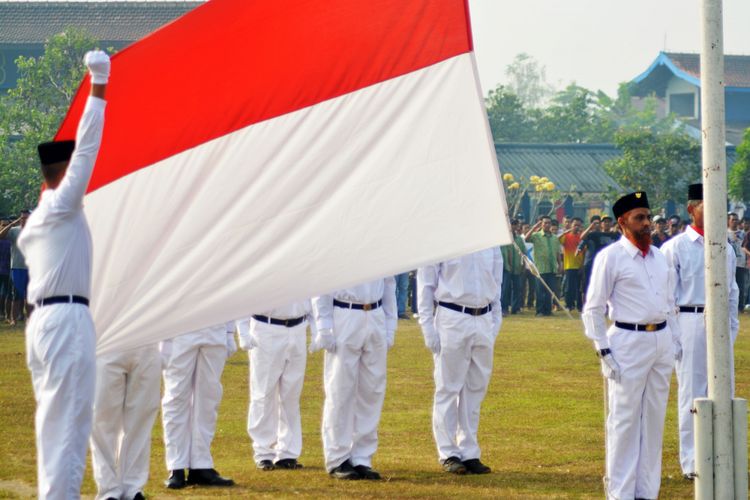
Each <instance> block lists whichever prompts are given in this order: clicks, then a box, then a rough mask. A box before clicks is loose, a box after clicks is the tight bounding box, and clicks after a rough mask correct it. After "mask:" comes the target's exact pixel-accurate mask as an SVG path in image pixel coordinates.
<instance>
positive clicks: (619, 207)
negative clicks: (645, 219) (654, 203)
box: [612, 191, 651, 219]
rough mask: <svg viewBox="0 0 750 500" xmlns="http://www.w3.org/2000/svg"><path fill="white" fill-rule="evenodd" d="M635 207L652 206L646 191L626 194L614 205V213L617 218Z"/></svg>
mask: <svg viewBox="0 0 750 500" xmlns="http://www.w3.org/2000/svg"><path fill="white" fill-rule="evenodd" d="M634 208H651V207H650V206H649V205H648V196H646V193H645V191H636V192H635V193H630V194H626V195H625V196H623V197H622V198H620V199H619V200H617V201H616V202H615V204H614V205H612V213H614V214H615V219H617V218H618V217H620V216H622V215H624V214H625V212H627V211H629V210H633V209H634Z"/></svg>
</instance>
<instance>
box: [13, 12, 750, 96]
mask: <svg viewBox="0 0 750 500" xmlns="http://www.w3.org/2000/svg"><path fill="white" fill-rule="evenodd" d="M0 1H3V0H0ZM6 1H7V0H6ZM52 1H55V0H52ZM58 1H59V0H58ZM151 1H154V0H151ZM156 1H159V0H156ZM178 1H179V0H178ZM268 1H275V0H268ZM320 1H321V3H323V2H324V1H325V0H320ZM432 1H440V0H432ZM469 6H470V8H471V19H472V26H473V34H474V47H475V51H476V56H477V63H478V65H479V76H480V79H481V83H482V89H483V90H484V93H485V94H486V93H487V91H488V90H490V89H492V88H494V87H495V86H496V85H497V84H498V83H503V82H504V80H505V68H506V67H507V66H508V64H510V63H511V62H512V61H513V58H514V57H515V56H516V54H519V53H521V52H526V53H527V54H529V55H531V56H532V57H534V58H535V59H536V60H537V61H539V62H540V63H541V64H542V65H544V66H545V67H546V69H547V78H548V80H549V82H550V83H551V84H553V85H555V86H556V87H559V88H562V87H564V86H566V85H567V84H569V83H570V82H573V81H575V82H576V83H578V84H579V85H581V86H583V87H586V88H589V89H592V90H599V89H601V90H604V91H605V92H607V93H608V94H611V95H613V94H614V93H615V92H616V90H617V84H618V83H620V82H623V81H628V80H631V79H632V78H634V77H636V76H637V75H639V74H640V73H642V72H643V71H645V70H646V69H647V68H648V66H649V65H650V64H651V62H652V61H653V60H654V59H655V58H656V56H657V55H658V53H659V51H660V50H667V51H672V52H696V53H697V52H698V51H699V50H700V8H701V0H469ZM724 52H725V53H727V54H745V55H750V0H724Z"/></svg>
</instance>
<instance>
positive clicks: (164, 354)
mask: <svg viewBox="0 0 750 500" xmlns="http://www.w3.org/2000/svg"><path fill="white" fill-rule="evenodd" d="M159 357H161V369H162V370H163V369H164V368H166V367H167V363H169V358H171V357H172V341H171V340H162V341H161V342H159Z"/></svg>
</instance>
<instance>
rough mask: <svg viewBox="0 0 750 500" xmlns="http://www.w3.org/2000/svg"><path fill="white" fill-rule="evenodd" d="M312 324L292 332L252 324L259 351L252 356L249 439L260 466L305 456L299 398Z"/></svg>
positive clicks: (292, 329) (251, 332) (302, 325)
mask: <svg viewBox="0 0 750 500" xmlns="http://www.w3.org/2000/svg"><path fill="white" fill-rule="evenodd" d="M306 332H307V322H306V321H305V322H302V323H301V324H299V325H297V326H294V327H292V328H287V327H285V326H279V325H269V324H267V323H261V322H258V321H256V320H254V319H253V320H251V321H250V335H252V336H253V338H254V340H255V342H256V344H257V345H256V347H254V348H253V349H252V350H251V351H250V353H249V357H250V408H249V410H248V417H247V433H248V434H249V435H250V439H252V441H253V451H254V452H255V454H254V459H255V462H256V463H258V462H260V461H261V460H271V461H276V460H283V459H287V458H295V459H296V458H298V457H299V455H300V453H301V451H302V423H301V419H300V411H299V398H300V394H301V393H302V383H303V382H304V380H305V364H306V363H307V352H305V346H306V339H307V336H306Z"/></svg>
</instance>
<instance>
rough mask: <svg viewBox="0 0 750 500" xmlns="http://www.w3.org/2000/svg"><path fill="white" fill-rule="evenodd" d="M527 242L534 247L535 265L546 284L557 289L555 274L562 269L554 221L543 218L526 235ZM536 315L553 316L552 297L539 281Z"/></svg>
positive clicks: (552, 288) (537, 285) (546, 217)
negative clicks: (553, 225)
mask: <svg viewBox="0 0 750 500" xmlns="http://www.w3.org/2000/svg"><path fill="white" fill-rule="evenodd" d="M525 239H526V241H527V242H529V243H531V244H532V245H534V264H535V265H536V268H537V269H538V270H539V274H540V275H541V277H542V280H543V281H544V283H546V284H547V287H549V288H550V289H551V290H554V289H555V273H557V271H558V269H559V268H560V267H561V266H560V264H561V256H562V254H561V252H560V248H561V247H560V241H559V240H558V239H557V236H556V235H555V234H554V233H553V232H552V220H551V219H550V218H549V217H548V216H546V215H545V216H543V217H542V218H541V219H540V220H539V222H537V223H536V224H534V227H532V228H531V230H529V232H528V233H527V234H526V236H525ZM536 287H537V288H536V315H537V316H551V315H552V295H550V293H549V291H548V290H547V287H545V286H544V285H543V284H542V283H540V282H539V281H537V284H536Z"/></svg>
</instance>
